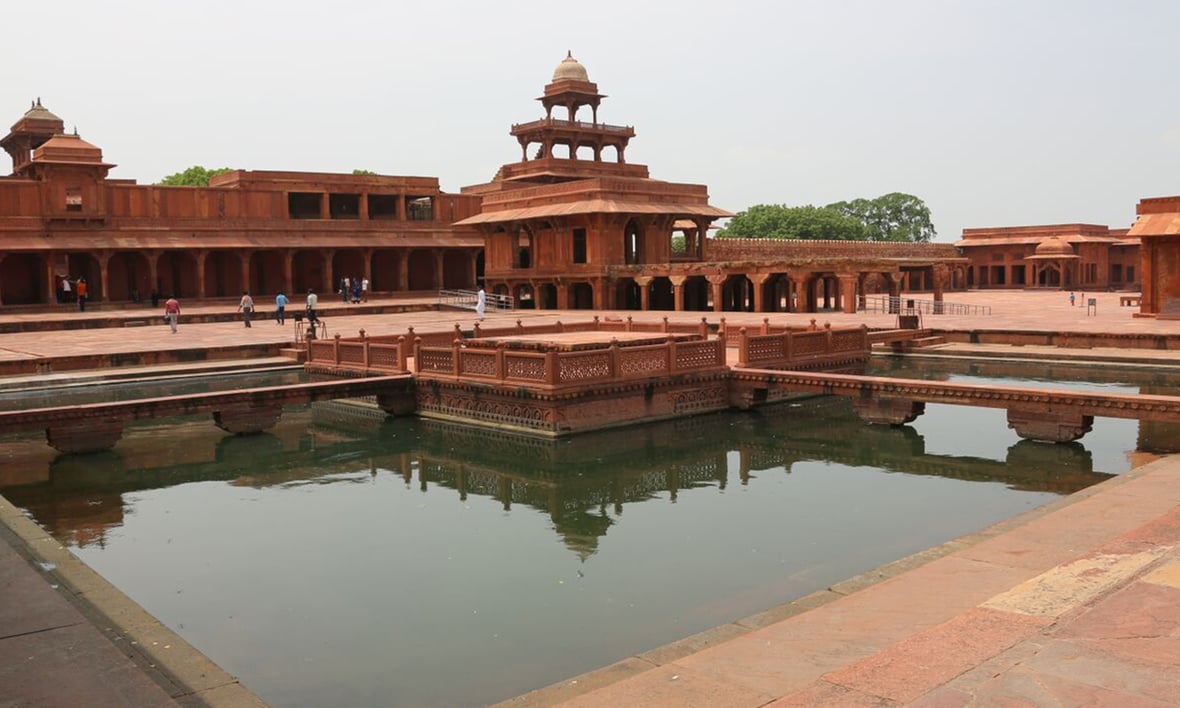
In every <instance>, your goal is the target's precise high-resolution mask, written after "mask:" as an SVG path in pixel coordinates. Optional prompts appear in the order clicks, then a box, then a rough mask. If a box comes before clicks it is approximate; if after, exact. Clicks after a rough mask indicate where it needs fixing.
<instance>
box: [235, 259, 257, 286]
mask: <svg viewBox="0 0 1180 708" xmlns="http://www.w3.org/2000/svg"><path fill="white" fill-rule="evenodd" d="M238 262H239V264H240V267H241V272H242V290H245V291H246V292H250V293H252V292H254V288H253V287H251V285H252V283H251V282H250V252H249V251H241V252H239V253H238ZM235 294H236V293H235Z"/></svg>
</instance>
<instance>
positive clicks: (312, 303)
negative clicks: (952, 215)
mask: <svg viewBox="0 0 1180 708" xmlns="http://www.w3.org/2000/svg"><path fill="white" fill-rule="evenodd" d="M341 286H342V287H341V291H344V289H345V288H351V290H349V291H348V292H349V293H350V294H351V295H352V297H353V300H352V302H353V303H358V302H368V292H369V279H368V278H363V279H360V280H351V281H350V280H349V279H348V278H344V279H343V281H342V282H341ZM77 289H78V307H79V308H80V309H83V310H85V309H86V305H85V298H86V279H85V278H82V279H80V280H79V281H78V288H77ZM1071 297H1072V296H1071ZM345 302H348V300H347V298H346V299H345ZM487 303H488V296H487V293H486V292H484V289H483V287H482V286H481V287H480V289H479V293H478V295H477V296H476V304H475V312H476V314H477V315H479V318H480V319H481V320H482V319H483V318H484V313H485V311H486V310H487ZM289 304H291V300H290V298H288V297H287V296H286V295H285V294H284V293H279V294H278V295H275V324H279V325H282V324H285V323H286V322H287V305H289ZM318 305H319V297H318V296H317V295H316V294H315V291H314V290H313V289H311V288H308V289H307V300H306V302H305V304H304V309H305V311H306V315H307V321H308V323H309V324H312V325H314V324H315V323H316V319H317V315H316V308H317V306H318ZM238 312H241V313H242V324H244V325H245V326H246V327H252V326H253V325H252V324H251V323H250V320H251V317H252V315H253V314H254V298H253V297H251V295H250V292H249V291H248V290H243V291H242V298H241V299H240V300H239V301H238ZM179 318H180V301H179V300H177V299H176V296H175V295H172V296H170V297H169V298H168V300H167V301H165V302H164V320H165V321H166V322H167V323H168V324H169V326H171V327H172V333H173V334H176V329H177V320H178V319H179Z"/></svg>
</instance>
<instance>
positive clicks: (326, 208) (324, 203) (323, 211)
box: [320, 192, 332, 219]
mask: <svg viewBox="0 0 1180 708" xmlns="http://www.w3.org/2000/svg"><path fill="white" fill-rule="evenodd" d="M320 218H321V219H330V218H332V207H331V205H330V204H328V193H327V192H324V193H323V194H321V195H320Z"/></svg>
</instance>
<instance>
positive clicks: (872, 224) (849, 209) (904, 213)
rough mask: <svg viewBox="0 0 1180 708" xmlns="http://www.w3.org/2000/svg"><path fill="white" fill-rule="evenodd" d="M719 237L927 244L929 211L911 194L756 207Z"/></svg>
mask: <svg viewBox="0 0 1180 708" xmlns="http://www.w3.org/2000/svg"><path fill="white" fill-rule="evenodd" d="M717 236H718V237H719V238H780V239H825V240H859V241H929V240H930V239H931V238H933V237H934V236H935V231H934V226H933V224H931V223H930V209H928V208H927V207H926V204H925V203H924V202H923V201H922V200H921V199H919V198H918V197H915V196H913V195H912V194H903V193H901V192H892V193H890V194H885V195H882V196H880V197H877V198H876V199H853V200H851V201H847V202H836V203H834V204H828V205H827V206H823V207H816V206H812V205H810V204H808V205H807V206H798V207H789V206H787V205H785V204H756V205H754V206H752V207H750V208H749V209H746V210H745V211H742V212H739V213H738V215H737V216H735V217H734V218H732V219H730V221H729V224H727V225H726V227H725V228H724V229H722V230H720V231H719V232H718V233H717Z"/></svg>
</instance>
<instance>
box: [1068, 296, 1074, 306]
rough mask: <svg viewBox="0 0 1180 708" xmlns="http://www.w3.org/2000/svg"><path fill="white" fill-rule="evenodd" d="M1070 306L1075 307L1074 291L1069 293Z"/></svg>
mask: <svg viewBox="0 0 1180 708" xmlns="http://www.w3.org/2000/svg"><path fill="white" fill-rule="evenodd" d="M1069 306H1070V307H1073V293H1070V294H1069Z"/></svg>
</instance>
